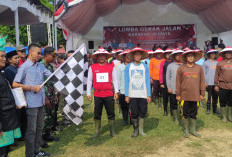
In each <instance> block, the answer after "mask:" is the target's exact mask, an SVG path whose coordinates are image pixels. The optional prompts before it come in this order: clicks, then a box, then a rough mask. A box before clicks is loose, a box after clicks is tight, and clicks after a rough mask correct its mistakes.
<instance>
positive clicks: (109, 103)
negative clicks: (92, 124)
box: [94, 96, 115, 120]
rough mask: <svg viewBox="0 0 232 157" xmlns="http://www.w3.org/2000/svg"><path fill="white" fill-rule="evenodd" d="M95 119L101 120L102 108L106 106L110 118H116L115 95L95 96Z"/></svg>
mask: <svg viewBox="0 0 232 157" xmlns="http://www.w3.org/2000/svg"><path fill="white" fill-rule="evenodd" d="M94 103H95V106H94V119H96V120H101V116H102V109H103V106H105V109H106V113H107V116H108V119H109V120H114V119H115V112H114V99H113V96H110V97H94Z"/></svg>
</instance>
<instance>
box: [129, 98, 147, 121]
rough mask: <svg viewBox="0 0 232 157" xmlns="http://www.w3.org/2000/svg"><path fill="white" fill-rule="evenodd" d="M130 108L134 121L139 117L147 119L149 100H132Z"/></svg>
mask: <svg viewBox="0 0 232 157" xmlns="http://www.w3.org/2000/svg"><path fill="white" fill-rule="evenodd" d="M129 108H130V112H131V118H132V119H137V118H138V117H141V118H145V117H146V114H147V99H145V98H130V101H129Z"/></svg>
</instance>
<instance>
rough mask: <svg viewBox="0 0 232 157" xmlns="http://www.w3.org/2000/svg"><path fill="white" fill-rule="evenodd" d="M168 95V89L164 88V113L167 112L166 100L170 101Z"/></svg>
mask: <svg viewBox="0 0 232 157" xmlns="http://www.w3.org/2000/svg"><path fill="white" fill-rule="evenodd" d="M169 96H170V94H169V93H168V89H167V87H166V86H165V88H164V89H163V105H164V111H167V110H168V98H169V101H171V100H170V97H169Z"/></svg>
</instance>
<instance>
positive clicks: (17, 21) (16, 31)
mask: <svg viewBox="0 0 232 157" xmlns="http://www.w3.org/2000/svg"><path fill="white" fill-rule="evenodd" d="M18 11H19V10H18V8H17V9H16V10H15V12H14V13H15V34H16V46H18V45H19V12H18Z"/></svg>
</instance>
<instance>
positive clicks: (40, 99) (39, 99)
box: [13, 44, 51, 157]
mask: <svg viewBox="0 0 232 157" xmlns="http://www.w3.org/2000/svg"><path fill="white" fill-rule="evenodd" d="M28 51H29V56H28V59H27V60H26V62H24V63H23V64H22V65H21V66H20V68H19V69H18V73H17V74H16V76H15V79H14V82H13V87H15V88H17V87H22V88H23V90H24V94H25V97H26V101H27V109H26V113H27V129H26V135H25V144H26V157H34V156H36V155H37V156H50V154H48V153H46V152H43V151H40V150H39V148H40V144H41V139H42V129H43V119H44V109H43V106H44V104H45V92H44V88H42V87H41V86H40V85H41V84H42V83H43V82H44V77H45V76H46V77H49V76H50V75H51V72H50V71H49V70H47V69H46V68H45V67H44V65H42V64H41V63H39V62H38V61H39V60H40V59H41V57H42V56H41V54H42V52H41V47H40V46H39V45H37V44H30V45H29V47H28Z"/></svg>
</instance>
